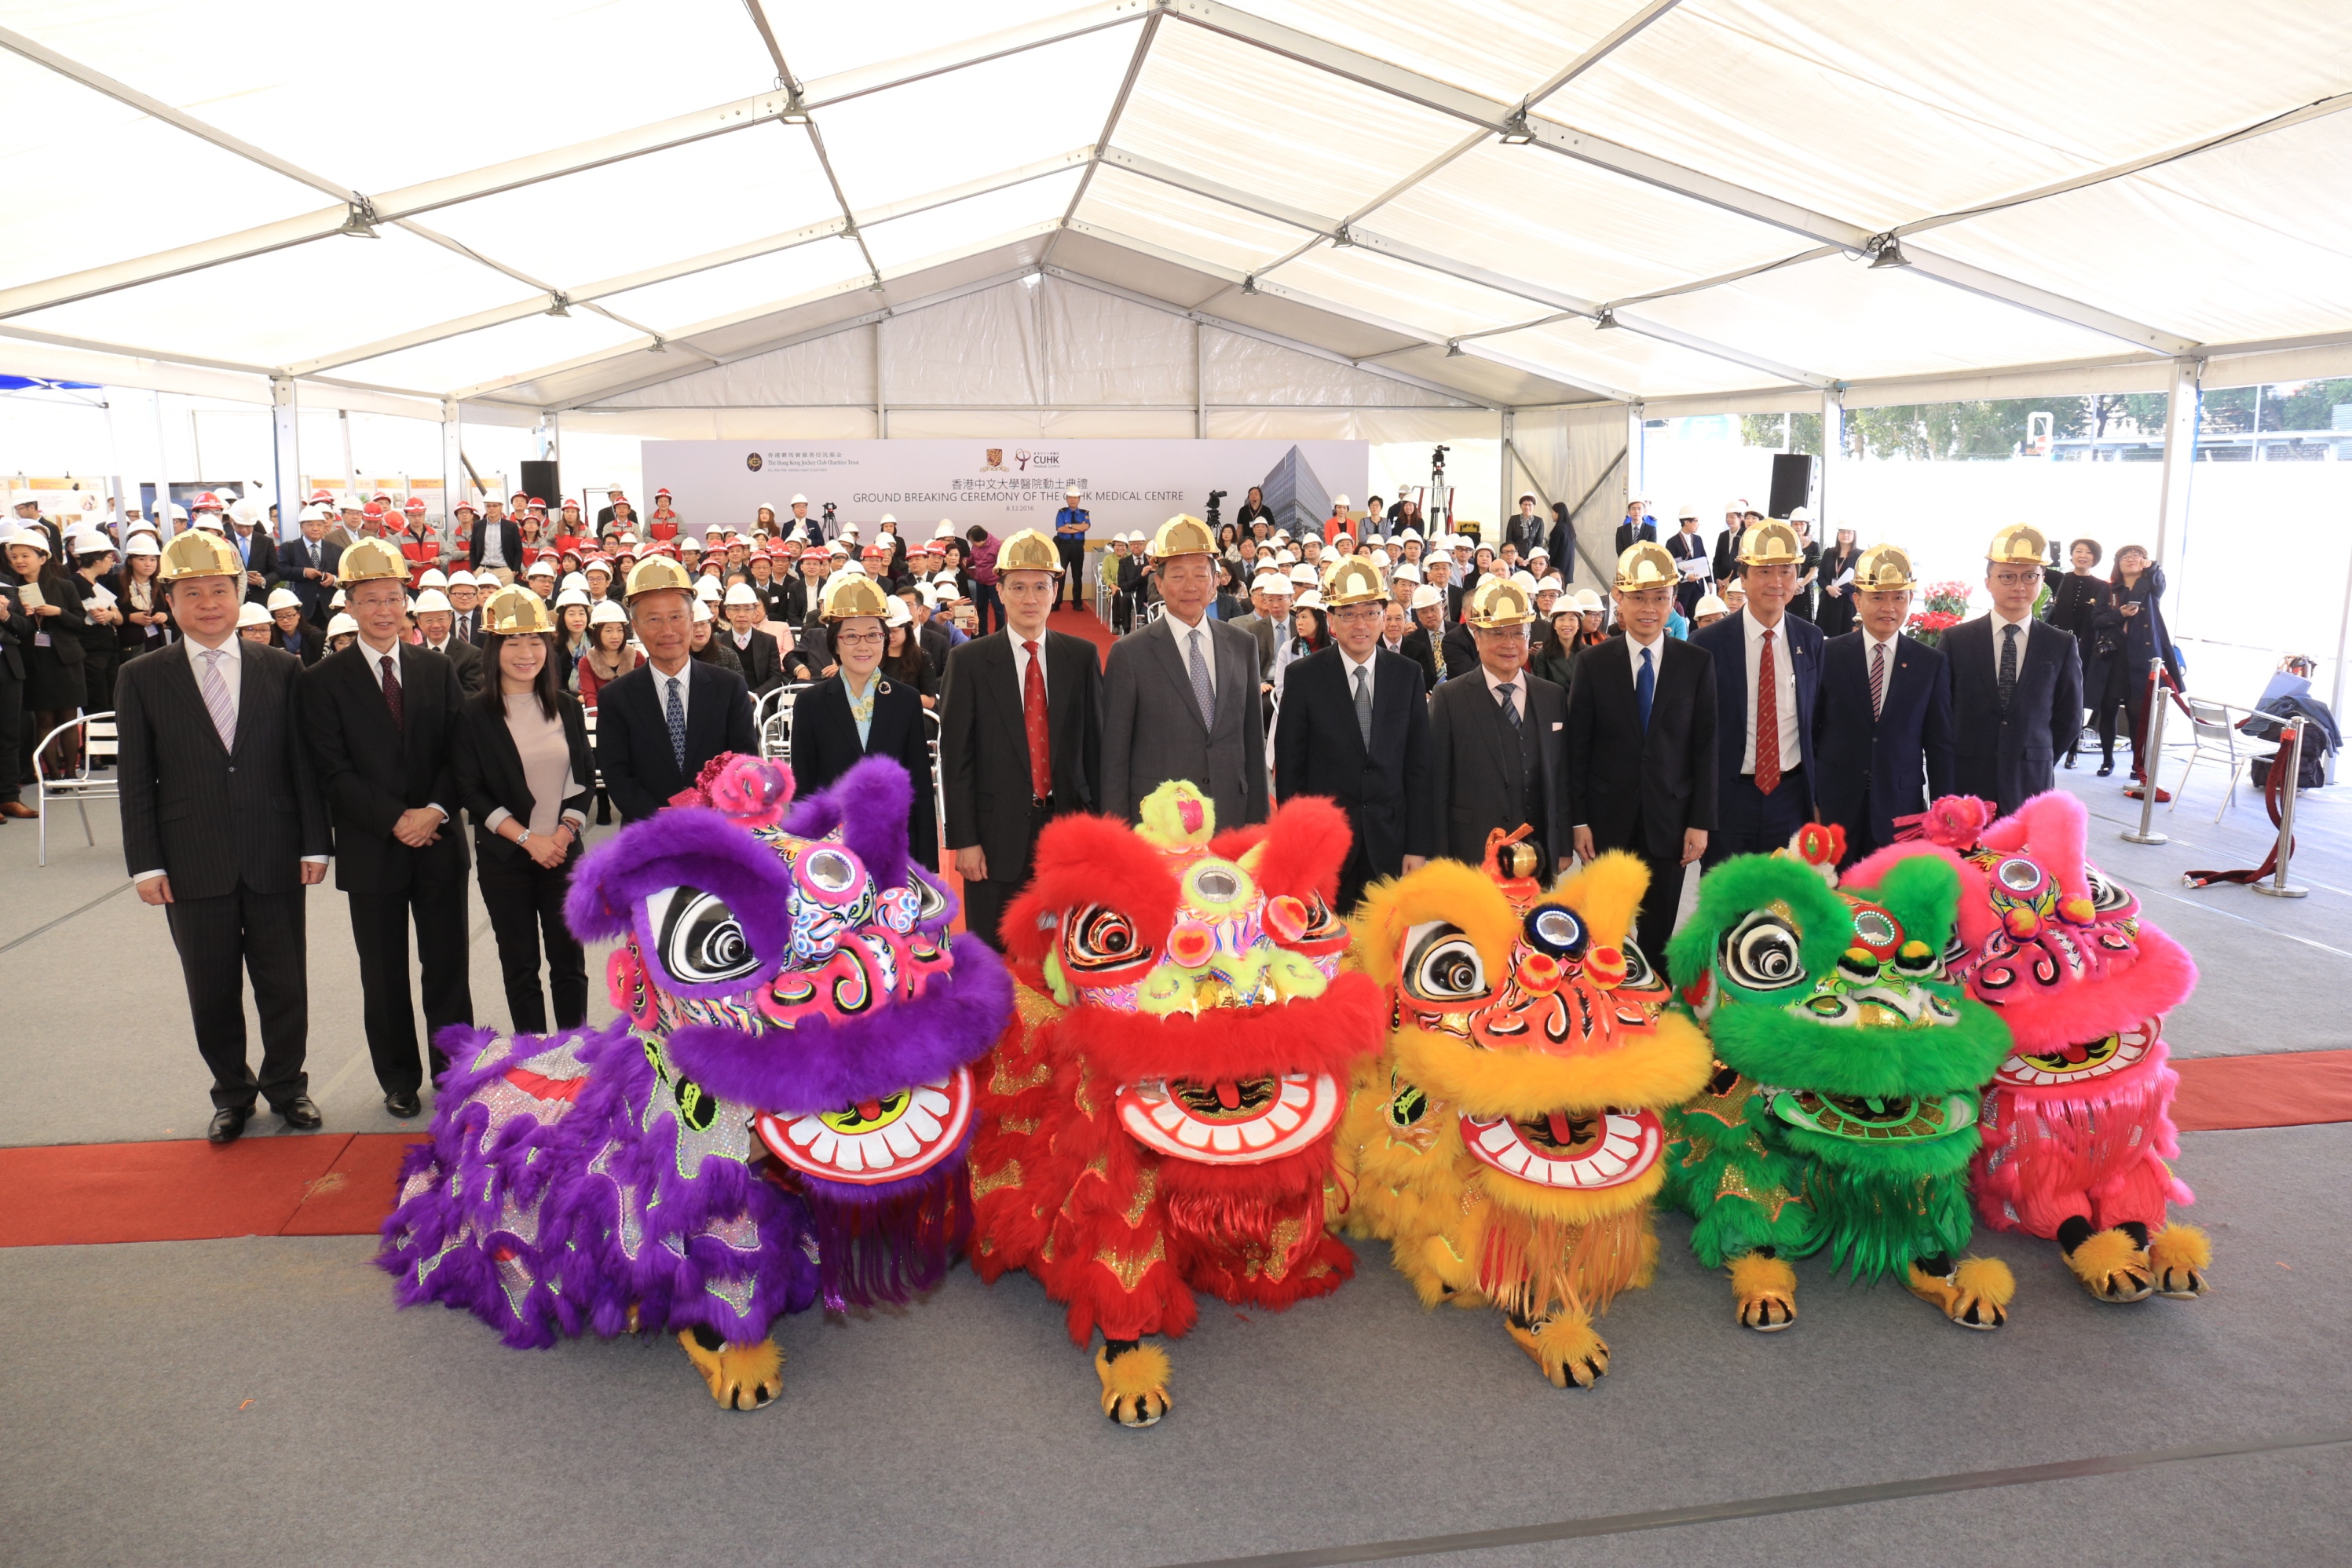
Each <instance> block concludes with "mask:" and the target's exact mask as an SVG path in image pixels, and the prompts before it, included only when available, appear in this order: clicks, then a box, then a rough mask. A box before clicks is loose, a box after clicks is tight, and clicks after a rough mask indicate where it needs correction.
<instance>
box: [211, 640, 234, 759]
mask: <svg viewBox="0 0 2352 1568" xmlns="http://www.w3.org/2000/svg"><path fill="white" fill-rule="evenodd" d="M220 662H221V650H220V649H218V648H207V649H205V680H204V687H205V712H206V713H208V714H210V715H212V716H213V727H214V728H215V729H216V730H218V731H220V740H221V749H222V750H223V751H235V750H236V707H235V706H232V705H231V704H230V702H229V700H228V682H227V681H226V679H224V678H223V676H222V675H221V673H220Z"/></svg>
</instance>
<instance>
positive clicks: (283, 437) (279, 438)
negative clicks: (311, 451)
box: [269, 376, 302, 539]
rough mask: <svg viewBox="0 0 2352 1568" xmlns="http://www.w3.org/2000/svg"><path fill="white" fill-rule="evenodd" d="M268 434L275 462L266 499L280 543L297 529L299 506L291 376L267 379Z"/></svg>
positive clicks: (298, 446)
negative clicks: (275, 518) (275, 507)
mask: <svg viewBox="0 0 2352 1568" xmlns="http://www.w3.org/2000/svg"><path fill="white" fill-rule="evenodd" d="M269 434H270V444H269V446H270V455H271V456H272V457H273V458H274V459H275V463H274V465H273V471H272V474H271V477H270V488H271V491H272V495H271V497H270V498H271V499H272V500H274V501H276V502H277V503H278V534H277V537H278V538H280V539H284V538H289V537H290V536H289V534H288V532H287V530H288V529H289V528H297V524H296V522H295V518H296V517H297V515H298V514H299V512H300V510H301V506H302V501H301V497H302V455H301V438H302V426H301V420H300V418H299V415H298V414H297V413H296V410H295V406H294V378H293V377H292V376H272V377H270V378H269ZM298 531H299V529H298Z"/></svg>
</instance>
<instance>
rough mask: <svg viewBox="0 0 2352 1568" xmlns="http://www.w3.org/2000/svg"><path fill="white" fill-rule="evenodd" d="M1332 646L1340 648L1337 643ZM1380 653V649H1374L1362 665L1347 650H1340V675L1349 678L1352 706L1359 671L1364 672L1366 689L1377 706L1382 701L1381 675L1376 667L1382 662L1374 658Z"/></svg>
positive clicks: (1349, 698) (1349, 694)
mask: <svg viewBox="0 0 2352 1568" xmlns="http://www.w3.org/2000/svg"><path fill="white" fill-rule="evenodd" d="M1331 645H1332V646H1333V647H1335V648H1339V644H1338V643H1332V644H1331ZM1378 653H1380V650H1379V649H1378V648H1374V649H1373V650H1372V652H1371V653H1367V654H1365V655H1364V662H1363V663H1362V664H1358V663H1356V661H1355V660H1354V659H1353V658H1351V657H1349V653H1348V650H1347V649H1345V648H1339V673H1340V674H1342V675H1344V676H1345V677H1347V687H1348V701H1349V703H1351V704H1352V703H1353V702H1354V701H1355V700H1356V672H1357V671H1358V670H1361V671H1363V672H1364V689H1365V690H1366V691H1367V692H1370V694H1371V696H1372V701H1373V702H1374V703H1375V704H1378V703H1379V701H1380V700H1381V673H1380V671H1379V669H1378V668H1377V667H1376V666H1377V665H1378V664H1380V660H1379V659H1378V658H1377V657H1375V656H1374V655H1376V654H1378Z"/></svg>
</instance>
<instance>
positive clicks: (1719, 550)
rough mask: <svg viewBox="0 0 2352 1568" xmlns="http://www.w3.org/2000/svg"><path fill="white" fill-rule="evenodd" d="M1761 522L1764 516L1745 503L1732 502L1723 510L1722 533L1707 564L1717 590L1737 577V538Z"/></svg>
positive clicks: (1718, 536) (1717, 538)
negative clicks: (1713, 557) (1713, 556)
mask: <svg viewBox="0 0 2352 1568" xmlns="http://www.w3.org/2000/svg"><path fill="white" fill-rule="evenodd" d="M1744 507H1745V508H1746V509H1743V508H1744ZM1763 520H1764V514H1763V513H1761V512H1759V511H1757V510H1755V509H1754V508H1752V507H1747V505H1746V503H1745V502H1741V501H1734V502H1733V503H1731V505H1730V506H1728V507H1725V508H1724V513H1723V532H1722V533H1721V534H1719V535H1717V537H1716V541H1715V559H1712V560H1711V561H1709V562H1708V563H1707V566H1708V575H1709V576H1711V577H1713V578H1714V579H1715V580H1716V585H1717V589H1718V590H1720V588H1721V587H1722V585H1723V584H1725V583H1727V582H1729V581H1731V580H1733V579H1735V578H1737V577H1738V575H1739V536H1740V535H1742V534H1744V533H1746V532H1747V531H1748V529H1749V528H1752V527H1754V526H1755V525H1756V524H1758V523H1760V522H1762V521H1763Z"/></svg>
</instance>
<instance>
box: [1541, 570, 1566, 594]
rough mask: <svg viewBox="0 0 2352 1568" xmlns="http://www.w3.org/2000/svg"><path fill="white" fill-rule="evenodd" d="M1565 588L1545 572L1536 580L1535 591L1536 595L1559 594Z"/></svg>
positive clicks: (1564, 585) (1557, 579)
mask: <svg viewBox="0 0 2352 1568" xmlns="http://www.w3.org/2000/svg"><path fill="white" fill-rule="evenodd" d="M1566 587H1567V584H1565V583H1563V582H1561V581H1560V580H1559V578H1557V577H1554V576H1553V575H1552V574H1551V573H1549V572H1546V573H1544V574H1543V576H1541V577H1539V578H1538V579H1536V591H1537V592H1538V593H1559V592H1560V591H1563V590H1564V589H1565V588H1566Z"/></svg>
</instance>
